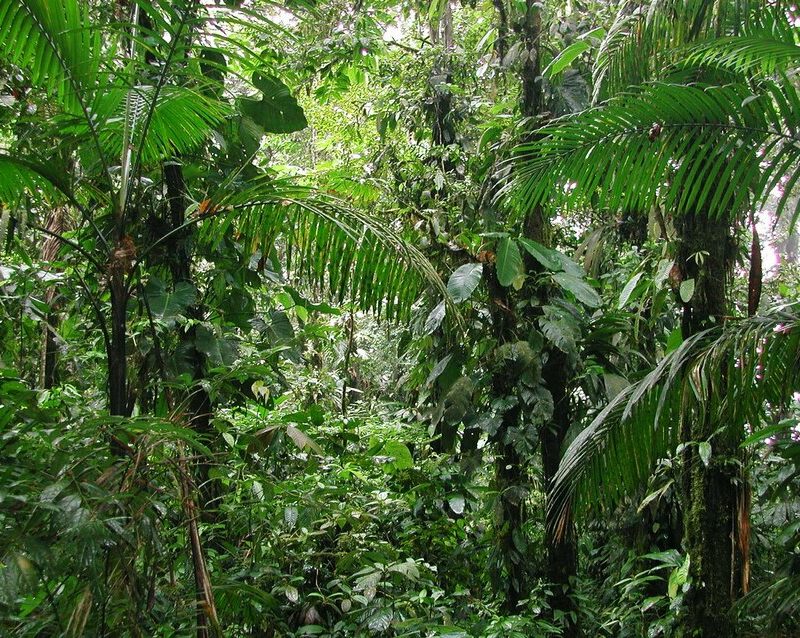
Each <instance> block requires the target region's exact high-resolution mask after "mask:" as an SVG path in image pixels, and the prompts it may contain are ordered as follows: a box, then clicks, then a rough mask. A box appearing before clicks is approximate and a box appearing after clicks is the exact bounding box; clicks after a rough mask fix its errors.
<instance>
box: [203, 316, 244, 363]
mask: <svg viewBox="0 0 800 638" xmlns="http://www.w3.org/2000/svg"><path fill="white" fill-rule="evenodd" d="M194 347H195V348H197V349H198V350H199V351H200V352H202V353H203V354H204V355H206V356H207V357H208V360H209V361H210V362H211V364H212V365H214V366H229V365H232V364H233V362H234V361H236V356H237V348H236V344H235V343H234V342H233V341H231V340H230V339H225V338H224V337H218V336H217V335H216V334H215V333H214V331H213V330H211V329H210V328H208V327H207V326H203V325H200V326H197V331H196V333H195V338H194Z"/></svg>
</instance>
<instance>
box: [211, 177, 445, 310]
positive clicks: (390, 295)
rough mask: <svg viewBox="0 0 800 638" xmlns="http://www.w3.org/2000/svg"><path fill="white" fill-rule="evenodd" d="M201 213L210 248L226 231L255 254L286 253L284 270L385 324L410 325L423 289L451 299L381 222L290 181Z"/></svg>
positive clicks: (221, 199)
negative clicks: (280, 248) (281, 249)
mask: <svg viewBox="0 0 800 638" xmlns="http://www.w3.org/2000/svg"><path fill="white" fill-rule="evenodd" d="M213 202H214V203H213V204H207V205H206V207H205V208H206V209H208V210H212V209H216V210H218V211H220V214H219V215H216V217H217V219H216V221H214V222H207V225H206V227H205V229H204V234H205V237H206V238H207V239H208V240H210V241H214V239H215V238H218V237H221V236H223V235H224V234H225V233H227V232H229V231H233V232H236V233H237V234H238V235H239V236H240V237H242V238H243V239H245V240H246V241H248V242H250V244H251V246H252V248H253V249H254V250H255V249H257V248H261V250H262V251H264V252H268V251H271V250H272V248H273V246H275V244H276V242H277V241H280V242H282V243H283V244H284V245H285V247H286V256H287V261H288V264H287V267H288V269H289V270H290V271H291V272H292V273H293V274H294V275H295V276H297V277H301V278H303V279H304V281H305V282H307V283H309V284H310V285H313V286H315V287H317V288H318V289H319V290H320V291H322V292H325V293H327V294H329V295H330V296H332V297H333V298H335V299H337V300H339V301H344V300H347V299H350V300H352V301H353V302H355V303H356V304H357V305H358V306H359V307H361V308H363V309H365V310H371V311H374V312H376V313H378V314H381V315H383V316H385V317H387V318H390V319H401V318H407V317H408V316H409V314H410V312H411V309H412V306H413V304H414V303H415V302H416V301H417V299H418V298H419V297H420V295H421V294H422V293H423V291H424V290H426V289H427V290H430V291H433V292H435V293H437V294H438V295H440V296H441V297H443V298H445V299H448V298H449V297H448V295H447V289H446V287H445V285H444V283H443V282H442V280H441V278H440V277H439V275H438V273H437V272H436V269H435V268H434V267H433V265H432V264H431V263H430V262H429V261H428V260H427V258H425V256H424V255H423V254H422V253H421V252H420V251H419V250H417V249H416V248H415V247H414V246H413V245H411V244H410V243H409V242H408V241H406V240H405V239H404V238H403V237H402V236H401V235H400V234H399V233H397V232H395V231H394V230H392V229H391V228H390V227H389V226H388V225H387V224H386V222H385V221H384V220H381V219H379V218H376V217H373V216H371V215H370V214H368V213H366V212H362V211H359V210H355V209H353V208H350V207H348V206H347V205H346V204H344V203H343V202H341V201H339V200H336V199H334V198H332V197H329V196H326V195H323V194H320V193H318V192H315V191H314V190H312V189H309V188H306V187H303V186H298V185H296V184H294V183H292V182H290V181H275V180H268V179H263V180H259V181H256V182H255V183H253V184H251V185H250V187H249V188H248V189H247V190H245V191H243V192H240V193H236V194H231V195H217V196H215V197H214V200H213Z"/></svg>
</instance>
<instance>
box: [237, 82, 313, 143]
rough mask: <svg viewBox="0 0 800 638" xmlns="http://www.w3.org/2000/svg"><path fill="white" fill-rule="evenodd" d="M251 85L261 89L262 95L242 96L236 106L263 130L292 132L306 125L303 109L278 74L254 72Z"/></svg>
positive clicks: (267, 131)
mask: <svg viewBox="0 0 800 638" xmlns="http://www.w3.org/2000/svg"><path fill="white" fill-rule="evenodd" d="M253 86H255V87H256V88H257V89H258V90H259V91H261V99H260V100H253V99H249V98H242V99H240V100H239V110H240V111H241V113H242V114H243V115H246V116H247V117H249V118H250V119H251V120H253V121H254V122H255V123H256V124H257V125H258V126H260V127H261V128H262V129H263V130H264V131H265V132H266V133H293V132H294V131H300V130H302V129H304V128H305V127H306V126H308V122H307V120H306V116H305V114H304V113H303V109H302V108H301V107H300V105H299V104H298V103H297V100H296V99H295V98H294V97H293V96H292V95H291V93H290V92H289V87H287V86H286V85H285V84H284V83H283V82H281V81H280V80H279V79H278V78H276V77H274V76H271V75H262V74H260V73H256V74H254V75H253Z"/></svg>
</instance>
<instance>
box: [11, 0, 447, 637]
mask: <svg viewBox="0 0 800 638" xmlns="http://www.w3.org/2000/svg"><path fill="white" fill-rule="evenodd" d="M131 12H132V19H131V20H130V22H124V21H121V20H119V19H118V18H117V17H115V16H113V15H106V14H104V12H103V11H101V10H97V9H96V8H94V7H93V6H92V4H91V3H90V2H88V1H85V0H63V1H59V2H52V1H51V0H0V43H2V45H3V46H2V48H3V51H4V52H5V53H4V55H5V58H6V59H7V61H8V62H9V63H10V64H13V65H15V66H16V67H18V68H19V69H21V70H22V71H23V72H24V73H25V74H26V75H27V77H28V78H29V82H30V85H31V87H32V88H34V89H35V90H36V91H38V92H39V94H40V95H42V96H44V97H43V98H42V100H41V102H42V104H43V106H44V107H46V108H45V110H46V111H47V114H48V118H49V119H48V121H47V122H46V126H47V127H48V129H49V130H48V138H47V140H48V141H47V142H46V143H45V141H44V139H40V140H38V142H39V143H38V144H35V143H31V141H30V140H26V141H25V143H24V144H23V143H16V144H13V145H12V146H11V147H10V148H9V149H7V150H4V151H3V152H0V201H2V202H3V203H6V204H8V205H9V206H10V207H12V208H14V209H15V210H17V211H18V213H17V214H18V215H27V214H28V211H27V210H25V209H22V210H20V202H22V201H23V200H25V201H32V202H34V203H36V204H42V205H43V207H47V208H55V207H57V206H63V207H66V208H67V209H68V210H69V214H70V215H71V216H73V217H75V218H76V223H75V226H76V228H75V229H74V230H73V231H72V232H71V233H70V236H69V237H67V236H65V235H64V234H62V233H59V232H58V231H57V230H55V229H54V228H53V227H52V226H42V225H39V224H37V223H35V221H33V223H30V224H28V226H29V227H30V228H32V229H34V230H37V231H39V232H41V233H43V234H44V235H45V236H48V237H52V238H53V239H56V240H58V241H59V242H60V243H61V245H62V246H63V247H64V248H63V249H64V250H65V251H70V252H71V253H72V255H73V257H75V258H76V259H77V263H76V265H75V268H74V271H73V272H74V275H73V277H74V279H75V281H76V282H77V284H79V285H80V286H81V287H82V288H83V289H84V292H85V294H86V297H87V299H88V300H89V301H90V304H91V308H92V310H93V312H94V315H95V321H96V323H97V326H98V328H99V330H100V332H101V334H102V337H103V341H104V344H105V349H106V357H107V368H108V397H109V399H108V408H109V413H110V415H111V416H116V417H126V416H128V415H130V413H131V410H132V407H133V405H132V402H131V398H130V392H129V385H130V384H129V381H128V365H129V362H128V358H129V357H128V344H127V341H128V339H127V337H128V322H129V301H130V300H131V299H132V298H134V297H136V296H137V295H138V297H139V299H140V300H141V301H142V302H143V304H144V305H145V306H146V307H147V308H148V314H149V313H150V310H149V305H148V304H149V302H148V299H147V295H146V294H145V293H144V290H143V286H142V281H143V277H144V274H145V273H144V265H145V264H146V263H147V261H148V260H149V258H150V257H151V256H153V255H154V254H155V251H157V250H158V249H159V248H161V247H164V246H170V245H174V241H175V240H176V239H177V238H181V237H183V238H185V234H186V233H187V232H188V230H189V229H191V228H195V227H198V228H199V235H198V236H199V237H200V238H202V239H204V240H205V241H218V240H219V238H220V237H223V236H226V235H227V236H230V235H231V234H233V233H236V235H237V237H238V238H239V239H240V240H241V241H242V242H243V243H244V244H245V245H246V246H247V247H248V248H252V249H253V250H255V249H256V248H258V247H261V248H262V249H263V250H264V251H269V250H271V249H272V247H273V246H274V245H275V243H276V241H281V242H283V244H284V245H285V246H286V247H287V255H288V261H289V267H290V268H293V269H295V270H296V271H297V272H299V273H301V274H302V275H303V276H304V277H305V278H306V279H307V280H308V282H309V283H311V284H315V285H317V286H318V287H320V288H323V289H325V290H327V291H328V292H329V293H331V294H332V295H334V296H336V297H338V298H340V299H341V298H345V297H348V298H350V299H352V300H353V301H354V302H355V303H356V304H357V305H358V306H359V307H361V308H364V309H368V310H374V311H376V312H379V313H381V314H382V315H384V316H386V317H389V318H392V319H398V318H404V317H408V316H409V315H410V312H411V307H412V305H413V304H414V303H415V301H416V300H417V298H418V296H419V294H420V293H421V292H422V290H423V289H424V288H425V287H426V286H427V287H433V288H436V289H438V290H439V291H440V292H441V293H445V292H446V289H445V288H444V286H443V285H442V283H441V281H440V279H439V277H438V275H437V274H436V272H435V270H434V269H433V267H432V266H431V265H430V264H429V262H428V261H427V260H426V259H424V258H423V257H422V256H421V254H420V253H419V252H418V251H417V250H415V249H414V248H413V247H412V246H411V245H409V244H408V243H407V242H406V241H404V239H403V238H402V237H401V236H400V234H399V233H397V232H394V231H392V230H391V229H389V228H387V226H386V224H385V222H383V221H382V220H379V219H377V218H376V217H374V216H371V215H369V214H366V213H363V212H360V211H357V210H353V209H351V208H349V207H348V206H346V205H344V204H343V203H342V202H340V201H337V200H336V199H335V198H332V197H329V196H326V195H324V194H321V193H317V192H315V191H313V190H312V189H310V188H308V187H305V186H303V185H301V184H297V183H292V182H290V181H282V180H274V179H270V178H269V177H268V176H266V175H264V174H262V175H260V176H258V175H257V176H256V177H254V178H252V179H249V180H247V181H242V180H241V179H240V178H241V177H242V175H244V174H249V173H257V171H253V170H252V166H251V165H250V164H251V160H252V157H247V158H246V162H245V163H244V165H242V166H239V167H233V168H232V169H231V171H230V173H229V174H227V175H223V176H222V178H221V180H217V181H214V180H208V182H207V184H206V186H207V190H208V192H207V193H206V194H205V196H204V197H202V199H201V201H200V203H199V204H198V205H196V206H193V207H190V208H187V207H186V206H185V204H186V201H185V200H186V198H187V196H188V193H187V192H186V190H185V188H184V186H185V185H183V186H181V187H179V188H177V189H176V188H173V186H174V185H175V184H176V183H177V182H176V181H175V180H173V182H172V183H171V184H170V183H168V184H167V185H166V188H164V191H165V195H166V197H164V199H168V200H169V202H170V204H178V200H179V199H180V200H181V202H180V208H181V211H180V212H181V214H180V215H178V217H177V218H176V219H177V223H176V224H172V225H171V226H170V227H168V228H166V229H165V230H163V231H161V232H155V236H153V235H154V231H157V230H158V229H154V227H153V224H152V223H151V220H152V219H153V217H154V213H155V212H156V211H155V210H154V206H155V205H156V204H155V203H156V202H157V201H158V200H159V197H153V196H152V192H153V190H154V189H153V186H152V185H153V184H158V185H159V187H158V188H161V186H160V185H161V177H160V175H161V173H162V170H164V167H165V165H166V166H173V165H174V162H175V160H176V159H178V158H180V157H186V156H189V155H190V154H196V155H197V157H199V159H200V161H201V162H205V169H206V173H208V174H211V173H212V171H211V170H208V169H209V163H210V162H211V156H210V154H209V153H208V143H209V140H210V139H211V138H212V136H213V135H214V133H215V131H218V130H221V129H223V128H224V126H225V125H226V124H227V123H230V121H231V120H232V119H235V118H236V117H244V116H247V117H250V119H251V120H253V121H254V123H255V125H256V126H258V127H260V130H263V131H276V132H289V131H292V130H297V129H298V128H302V126H305V118H304V117H303V115H302V111H301V110H300V109H299V107H298V106H297V103H296V101H295V100H294V98H292V97H291V96H290V95H289V92H288V89H287V87H286V86H285V85H284V84H283V83H282V82H281V81H280V80H279V79H278V78H276V77H274V76H273V75H271V73H270V70H269V64H268V63H267V62H266V61H265V60H264V59H262V58H261V57H260V56H258V55H257V54H255V53H253V52H252V51H250V50H248V49H247V47H246V46H245V45H235V44H234V43H233V41H232V40H231V39H229V38H227V37H224V34H220V33H219V29H220V28H222V27H223V26H225V25H230V28H231V29H235V28H237V26H236V25H241V24H243V23H244V22H247V24H248V28H249V29H253V30H260V32H261V33H268V32H269V30H270V29H271V25H270V24H269V23H268V22H267V21H261V22H260V21H259V19H260V18H259V16H258V15H257V14H256V13H253V12H248V11H247V10H246V9H235V8H231V7H215V8H213V9H210V8H207V7H204V6H203V5H201V3H199V2H194V1H193V0H186V1H179V2H166V1H164V2H162V1H158V0H153V1H152V2H144V1H141V2H138V1H137V2H132V3H131ZM189 34H191V36H189ZM214 37H217V40H218V41H221V42H223V43H224V46H222V45H220V46H215V45H214V44H213V42H214ZM228 59H230V60H234V61H235V62H236V67H237V68H240V69H244V70H245V71H246V75H247V76H249V78H250V86H251V88H252V89H254V90H258V91H260V93H261V100H260V101H259V100H233V99H231V98H229V97H227V96H226V94H225V76H226V75H227V74H229V73H233V72H234V71H233V66H231V68H229V67H228V66H227V65H226V63H225V61H226V60H228ZM201 61H202V63H201ZM209 69H210V70H211V71H212V72H209ZM214 71H216V73H215V72H214ZM239 79H246V78H241V77H240V78H239ZM53 140H55V141H56V144H55V146H57V151H58V152H57V153H54V152H53V151H52V149H53V146H54V144H53V143H52V141H53ZM256 147H257V145H256ZM58 158H67V160H68V161H66V162H62V163H59V161H58ZM165 172H166V173H167V174H170V171H169V170H167V171H165ZM172 177H173V178H174V177H176V175H175V174H174V171H172ZM162 192H163V191H162ZM198 199H200V198H198ZM81 262H82V263H81ZM185 265H186V264H184V266H185ZM184 275H185V273H184ZM184 275H182V276H181V277H183V276H184ZM181 277H176V282H175V283H176V284H177V283H179V282H178V279H181ZM182 283H184V284H187V282H186V281H183V282H182ZM189 285H190V284H189ZM184 287H185V286H184ZM151 319H152V317H151ZM151 324H152V321H151ZM153 336H154V341H156V343H157V335H156V334H155V331H154V334H153ZM173 407H174V408H175V411H176V412H179V406H177V405H175V406H173ZM116 422H121V420H118V421H116ZM112 450H113V451H114V452H115V453H117V454H123V455H126V456H130V457H131V458H134V452H133V450H132V446H130V445H129V444H127V443H126V442H124V441H121V440H119V438H117V437H116V436H114V435H112ZM179 463H185V462H184V461H183V455H181V457H180V459H179ZM180 474H181V477H182V482H181V490H182V492H183V499H182V502H183V503H184V504H185V508H186V512H185V515H186V521H187V530H188V534H189V538H190V542H191V548H192V561H193V566H194V575H195V580H196V591H197V602H198V624H197V633H198V636H206V635H208V634H209V631H211V630H213V628H214V627H215V626H216V625H217V621H216V613H215V609H214V600H213V593H212V591H211V588H210V584H209V578H208V574H207V571H206V568H205V561H204V557H203V551H202V547H201V544H200V539H199V531H198V527H197V522H196V519H197V516H196V509H197V506H196V504H195V496H194V491H193V487H192V485H191V483H190V482H189V479H188V476H189V474H188V472H186V471H185V467H182V468H181V472H180ZM123 483H125V484H127V482H125V481H124V482H123Z"/></svg>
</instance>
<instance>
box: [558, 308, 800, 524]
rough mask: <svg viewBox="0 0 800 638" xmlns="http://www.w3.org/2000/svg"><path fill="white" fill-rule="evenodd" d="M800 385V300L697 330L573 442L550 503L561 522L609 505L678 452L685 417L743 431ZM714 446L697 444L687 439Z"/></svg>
mask: <svg viewBox="0 0 800 638" xmlns="http://www.w3.org/2000/svg"><path fill="white" fill-rule="evenodd" d="M798 389H800V306H799V305H794V306H791V307H788V308H786V309H783V310H779V311H775V312H772V313H770V314H768V315H766V316H763V317H755V318H752V319H747V320H744V321H742V322H740V323H738V324H736V325H730V324H729V325H727V326H725V327H724V328H723V329H721V330H720V329H714V330H709V331H706V332H701V333H698V334H696V335H694V336H692V337H691V338H689V339H687V340H686V341H684V343H683V344H681V346H680V347H678V348H677V349H676V350H675V351H673V352H672V353H670V354H668V355H667V356H666V357H665V358H664V359H663V360H662V361H661V362H660V363H659V364H658V366H657V367H656V368H655V369H654V370H653V371H652V372H650V373H649V374H648V375H647V376H646V377H644V378H643V379H642V380H641V381H639V382H637V383H635V384H633V385H631V386H629V387H628V388H627V389H626V390H624V391H623V392H622V393H620V394H619V395H618V396H617V397H615V399H614V400H613V401H612V402H611V403H610V404H609V405H608V406H607V407H606V408H605V409H604V410H603V411H602V412H600V414H598V416H597V417H596V418H595V419H594V420H593V421H592V423H591V424H590V425H589V427H587V428H586V429H585V430H583V431H582V432H581V433H580V434H579V435H578V436H577V437H576V438H575V439H574V440H573V441H572V443H571V444H570V445H569V447H568V448H567V450H566V451H565V452H564V456H563V459H562V462H561V465H560V467H559V470H558V473H557V474H556V477H555V480H554V486H553V492H552V499H551V502H550V505H549V507H550V508H552V511H553V512H554V513H556V514H557V516H555V517H554V518H555V519H558V520H559V521H560V523H559V525H564V523H565V522H566V520H568V517H569V516H570V512H571V511H572V512H575V513H577V514H579V515H580V514H584V515H585V514H587V513H589V512H591V511H592V510H593V509H597V508H604V507H611V506H613V505H614V504H616V503H618V502H619V501H620V500H621V499H622V498H623V497H624V496H625V495H627V494H630V493H631V492H632V491H633V490H634V489H636V488H637V487H639V486H641V485H644V484H645V483H646V481H647V479H648V477H649V476H650V473H651V472H652V470H653V468H654V466H655V464H656V462H657V461H658V459H660V458H664V457H667V456H668V455H669V454H671V453H673V452H674V451H675V449H676V446H677V445H678V442H679V432H680V429H681V424H682V423H685V422H687V420H690V419H702V418H704V415H705V414H707V413H709V412H710V413H713V415H714V418H715V422H717V423H720V424H724V427H726V428H729V431H732V432H738V433H743V432H744V428H745V427H746V426H747V425H748V424H749V425H750V426H752V427H757V426H758V424H759V423H760V422H761V420H762V417H763V415H764V409H765V405H767V404H771V405H774V406H778V405H785V404H786V403H787V402H788V401H790V400H791V397H792V393H793V392H795V391H797V390H798ZM702 443H710V445H711V448H710V449H709V451H711V452H712V453H713V449H714V440H713V437H712V439H711V440H710V441H709V442H701V441H695V442H692V443H689V445H699V444H702Z"/></svg>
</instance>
